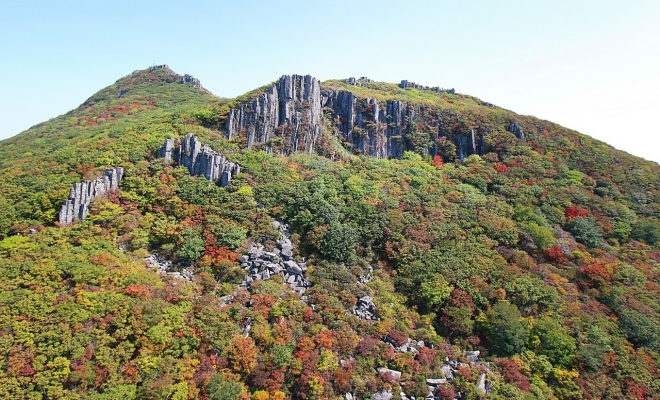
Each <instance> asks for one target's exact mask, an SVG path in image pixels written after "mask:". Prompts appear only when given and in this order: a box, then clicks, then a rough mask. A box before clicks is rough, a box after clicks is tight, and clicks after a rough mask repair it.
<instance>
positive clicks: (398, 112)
mask: <svg viewBox="0 0 660 400" xmlns="http://www.w3.org/2000/svg"><path fill="white" fill-rule="evenodd" d="M369 82H371V80H369V79H368V78H364V77H363V78H360V79H358V80H356V79H355V78H350V79H348V80H347V81H346V83H348V84H350V85H354V86H363V85H364V84H367V83H369ZM399 87H400V88H402V89H417V90H428V91H434V92H437V93H446V94H449V95H454V94H455V91H454V89H449V90H447V89H441V88H439V87H432V88H430V87H426V86H422V85H418V84H415V83H412V82H408V81H405V80H404V81H402V82H401V84H400V85H399ZM488 107H494V106H492V105H488ZM326 117H329V120H326ZM459 120H460V116H458V115H456V114H450V113H441V112H438V111H433V110H430V109H428V108H426V107H424V106H420V105H417V104H413V105H411V104H408V103H406V102H405V101H401V100H396V99H392V100H387V101H377V100H376V99H374V98H369V97H360V96H358V95H357V94H355V93H354V92H353V91H351V90H335V89H322V88H321V85H320V83H319V80H318V79H316V78H314V77H311V76H309V75H306V76H300V75H284V76H282V77H281V78H280V80H279V81H278V82H277V83H276V84H275V85H273V86H271V87H270V88H269V89H268V90H267V92H266V93H263V94H261V95H260V96H259V97H258V98H256V99H255V100H253V101H251V102H249V103H246V104H243V105H241V106H240V107H238V108H235V109H232V110H230V112H229V117H228V119H227V121H226V123H225V128H226V135H227V137H228V138H229V139H232V138H234V137H236V136H239V135H243V136H244V138H245V141H246V143H247V147H248V148H252V147H254V146H255V145H257V144H259V145H261V146H263V147H264V149H265V150H267V151H271V150H273V147H275V146H274V145H278V144H279V146H278V147H279V151H280V152H282V153H288V152H295V151H304V152H307V153H311V152H312V151H313V149H314V148H315V146H316V144H317V141H318V140H319V138H320V137H321V134H322V127H324V126H327V127H332V128H333V132H332V134H334V135H335V136H336V137H337V138H338V139H340V140H341V141H342V142H343V143H344V144H345V145H347V146H348V147H349V148H350V150H351V151H353V152H354V153H356V154H364V155H368V156H371V157H376V158H388V157H393V158H400V157H401V156H402V155H403V152H404V151H407V150H414V151H417V152H420V153H426V154H430V155H432V156H435V155H438V154H440V153H441V150H442V149H441V148H440V146H439V142H438V139H440V138H442V137H446V139H447V140H448V141H449V142H451V143H453V144H454V145H455V146H456V151H455V156H456V157H458V158H459V159H461V160H462V159H463V158H465V157H467V156H469V155H471V154H480V155H483V154H484V153H485V152H487V150H488V149H487V148H486V145H485V142H484V138H485V137H486V136H487V135H489V134H490V133H492V132H493V130H494V128H495V127H490V126H480V127H477V128H467V127H462V126H461V125H460V124H459V123H458V121H459ZM502 128H504V129H506V130H508V131H510V132H512V133H514V134H515V135H516V137H518V138H519V139H521V140H524V134H523V133H522V130H521V128H520V126H519V124H518V123H517V122H511V123H510V125H508V126H506V125H505V126H503V127H502ZM278 138H279V139H278Z"/></svg>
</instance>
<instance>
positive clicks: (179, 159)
mask: <svg viewBox="0 0 660 400" xmlns="http://www.w3.org/2000/svg"><path fill="white" fill-rule="evenodd" d="M158 157H160V158H165V159H166V160H169V161H173V162H176V163H177V164H178V165H182V166H185V167H187V168H188V171H190V174H191V175H200V176H201V175H203V176H205V177H206V179H208V180H210V181H212V182H216V183H217V184H219V185H220V186H223V187H224V186H227V185H229V182H230V181H231V178H232V177H233V176H235V175H236V174H238V173H239V172H241V168H240V167H239V165H238V164H235V163H233V162H230V161H229V160H227V159H226V158H225V156H224V155H222V154H220V153H218V152H216V151H214V150H211V148H210V147H209V146H208V145H206V144H204V145H203V144H201V142H200V141H199V139H198V138H197V136H195V135H193V134H192V133H188V134H187V135H186V136H185V137H184V138H183V140H181V141H180V142H177V141H176V140H175V139H173V138H170V139H165V142H164V143H163V145H162V146H161V147H160V149H158Z"/></svg>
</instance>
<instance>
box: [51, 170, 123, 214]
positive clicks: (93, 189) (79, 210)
mask: <svg viewBox="0 0 660 400" xmlns="http://www.w3.org/2000/svg"><path fill="white" fill-rule="evenodd" d="M123 175H124V169H123V168H122V167H117V168H106V169H105V170H103V175H102V176H100V177H98V178H96V179H93V180H91V181H84V182H77V183H74V184H73V186H72V187H71V190H70V191H69V198H68V199H67V200H66V201H65V202H64V204H63V205H62V208H61V209H60V214H59V223H60V226H66V225H70V224H72V223H73V222H74V221H75V220H76V219H78V220H84V219H85V217H86V216H87V212H88V211H89V210H88V207H89V204H90V203H91V202H92V200H94V198H96V197H98V196H102V195H104V194H105V193H107V192H109V191H110V190H117V189H119V182H120V181H121V178H122V177H123Z"/></svg>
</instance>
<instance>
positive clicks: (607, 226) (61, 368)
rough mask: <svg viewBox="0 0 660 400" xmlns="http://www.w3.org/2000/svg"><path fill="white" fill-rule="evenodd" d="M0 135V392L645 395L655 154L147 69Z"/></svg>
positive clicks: (463, 105)
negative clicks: (222, 87) (232, 90)
mask: <svg viewBox="0 0 660 400" xmlns="http://www.w3.org/2000/svg"><path fill="white" fill-rule="evenodd" d="M154 67H156V66H154ZM401 86H403V87H401ZM201 143H204V145H203V146H202V144H201ZM0 144H1V145H0V209H2V210H3V213H1V214H0V260H1V261H2V262H0V281H2V283H3V284H2V285H0V286H1V287H0V337H2V338H3V341H2V345H1V346H0V362H2V363H3V366H4V367H3V368H0V397H7V398H30V397H34V398H74V399H75V398H92V399H104V398H108V399H109V398H118V397H125V398H140V399H141V398H145V399H146V398H163V399H164V398H178V399H185V398H191V399H192V398H204V399H219V398H223V399H232V400H234V399H248V398H250V397H251V398H253V399H263V400H265V399H278V400H281V399H283V398H287V397H289V398H296V399H309V398H316V399H340V398H341V399H345V400H348V399H368V398H372V399H391V398H396V396H397V395H398V396H399V398H401V399H402V400H405V399H410V398H412V397H413V396H414V397H415V398H421V397H425V398H427V397H428V398H430V396H433V398H434V399H456V398H459V393H460V398H461V399H483V398H492V399H502V398H523V399H531V398H541V399H553V400H554V399H559V398H562V399H564V398H566V399H593V398H614V399H627V398H637V399H652V398H655V397H654V396H655V394H656V393H659V392H660V383H659V382H660V375H659V374H658V371H659V369H658V367H659V366H660V353H659V352H660V301H659V300H658V299H660V267H659V265H660V264H659V263H660V250H659V249H660V247H659V246H660V220H659V219H658V216H659V215H660V166H658V165H657V164H655V163H652V162H647V161H644V160H642V159H639V158H637V157H634V156H631V155H628V154H626V153H624V152H622V151H618V150H616V149H613V148H612V147H611V146H609V145H607V144H605V143H603V142H600V141H598V140H595V139H593V138H590V137H588V136H585V135H581V134H579V133H577V132H575V131H572V130H569V129H566V128H563V127H561V126H559V125H557V124H554V123H552V122H549V121H542V120H539V119H537V118H534V117H531V116H522V115H518V114H515V113H514V112H512V111H509V110H506V109H503V108H501V107H497V106H494V105H492V104H490V103H488V102H484V101H481V100H479V99H477V98H475V97H472V96H468V95H463V94H460V93H456V92H455V90H452V89H450V90H446V91H444V90H440V88H437V89H434V88H428V89H427V88H426V87H425V86H420V85H417V84H412V83H409V82H405V81H403V82H402V83H400V84H399V85H396V84H390V83H381V82H372V81H370V80H368V79H367V78H363V79H355V80H353V79H350V78H349V79H345V80H330V81H325V82H319V81H318V80H317V79H315V78H313V77H311V76H309V75H307V76H301V75H284V76H283V77H282V78H280V79H279V80H278V81H275V82H272V83H269V84H267V85H265V86H262V87H260V88H257V89H255V90H253V91H251V92H248V93H246V94H245V95H242V96H239V97H237V98H234V99H225V98H222V97H216V96H214V95H212V94H210V93H209V92H208V91H205V90H204V89H203V88H202V87H201V83H200V82H199V81H196V80H195V78H192V77H190V76H188V77H187V78H186V75H178V74H175V73H174V72H173V71H171V70H170V69H169V68H168V67H165V66H159V68H153V69H147V70H138V71H136V72H134V73H132V74H129V75H127V76H126V77H124V78H121V79H119V80H118V81H117V82H115V84H113V85H110V86H108V87H106V88H104V89H102V90H101V91H99V92H97V93H96V94H95V95H92V96H91V97H90V98H89V99H88V100H87V101H86V102H84V103H83V104H82V105H81V106H80V107H78V108H76V109H75V110H72V111H71V112H69V113H67V114H65V115H62V116H60V117H57V118H55V119H54V120H51V121H49V122H46V123H44V124H41V125H39V126H36V127H34V128H31V129H30V130H28V131H26V132H24V133H22V134H19V135H18V136H17V137H15V138H11V139H8V140H5V141H2V142H0ZM371 155H373V157H372V156H371ZM110 168H113V169H110ZM103 176H105V178H103ZM115 176H116V179H115ZM71 187H73V188H74V189H73V190H71ZM97 187H98V189H99V190H97ZM76 188H78V189H79V190H77V189H76ZM92 189H93V190H92ZM117 189H118V190H117ZM83 192H85V193H84V194H85V195H83ZM87 194H92V195H93V199H91V198H89V196H87ZM97 194H98V196H97ZM72 195H73V198H72V199H71V200H69V201H67V196H69V197H71V196H72ZM65 201H66V203H65ZM62 204H65V207H64V210H65V211H66V212H65V217H66V218H64V220H63V222H64V223H62V224H59V225H60V226H57V225H58V224H56V220H57V216H56V213H57V211H59V210H60V209H61V207H62ZM67 205H70V206H71V207H67ZM70 209H72V210H71V211H72V212H71V213H69V210H70ZM73 209H75V210H73ZM81 210H82V211H81ZM80 212H83V213H85V218H84V219H83V218H80V215H81V214H80ZM74 214H75V215H74ZM69 215H70V216H71V218H70V219H69V217H68V216H69ZM76 217H78V218H76ZM71 222H73V223H71ZM69 338H70V339H69Z"/></svg>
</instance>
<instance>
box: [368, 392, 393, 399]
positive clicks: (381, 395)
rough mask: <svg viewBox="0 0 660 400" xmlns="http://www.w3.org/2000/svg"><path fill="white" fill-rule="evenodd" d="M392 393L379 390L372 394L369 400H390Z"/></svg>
mask: <svg viewBox="0 0 660 400" xmlns="http://www.w3.org/2000/svg"><path fill="white" fill-rule="evenodd" d="M392 396H393V392H392V391H391V390H381V391H380V392H376V393H374V395H373V396H371V400H391V399H392Z"/></svg>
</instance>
